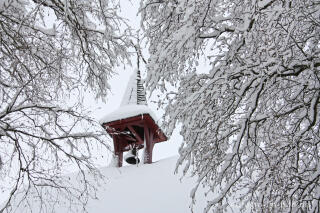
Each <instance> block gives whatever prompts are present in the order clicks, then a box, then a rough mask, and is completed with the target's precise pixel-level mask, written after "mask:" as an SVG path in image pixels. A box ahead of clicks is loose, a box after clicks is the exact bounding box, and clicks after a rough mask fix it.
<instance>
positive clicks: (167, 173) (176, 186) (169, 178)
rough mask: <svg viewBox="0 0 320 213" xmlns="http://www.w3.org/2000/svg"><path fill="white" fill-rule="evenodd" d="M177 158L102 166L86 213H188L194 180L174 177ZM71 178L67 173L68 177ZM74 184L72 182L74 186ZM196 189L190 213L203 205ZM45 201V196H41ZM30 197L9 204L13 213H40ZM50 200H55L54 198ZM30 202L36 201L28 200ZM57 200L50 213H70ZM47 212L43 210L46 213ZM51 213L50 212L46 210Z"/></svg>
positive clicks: (201, 208)
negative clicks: (193, 205) (97, 188)
mask: <svg viewBox="0 0 320 213" xmlns="http://www.w3.org/2000/svg"><path fill="white" fill-rule="evenodd" d="M176 161H177V157H172V158H168V159H164V160H161V161H157V162H154V163H152V164H139V165H138V166H136V165H129V166H124V167H122V168H116V167H105V168H102V169H101V171H102V174H103V175H104V176H105V177H106V181H105V183H104V184H102V185H101V186H100V187H99V190H98V193H97V198H98V199H90V200H89V202H88V212H89V213H189V212H191V211H190V208H189V206H190V203H191V198H190V191H191V190H192V188H193V186H194V185H195V182H196V179H195V178H191V177H185V178H183V179H182V180H180V178H181V174H174V169H175V164H176ZM72 176H74V174H71V175H70V177H72ZM74 184H75V185H76V184H77V183H76V182H75V183H74ZM203 193H204V191H203V189H200V190H199V192H198V193H197V195H199V197H198V199H197V202H196V205H195V207H194V211H193V212H194V213H201V212H203V209H204V207H205V205H206V199H205V198H204V196H203ZM43 196H44V197H43V198H44V199H45V200H48V198H47V199H46V198H45V194H44V195H43ZM32 197H34V196H31V199H28V201H27V202H26V204H24V203H20V204H19V207H18V208H17V209H16V206H15V205H13V206H12V207H13V209H14V212H15V213H26V212H30V211H29V210H28V209H27V208H26V207H27V206H29V207H31V209H32V213H39V212H40V213H42V212H44V211H42V210H41V209H40V208H39V205H38V204H39V203H38V198H36V197H34V198H32ZM54 197H59V195H56V196H54ZM33 199H36V200H34V201H32V200H33ZM63 203H64V202H63V201H62V202H61V201H59V203H56V204H55V209H54V210H53V211H52V213H69V212H70V211H72V212H74V211H73V210H70V208H71V209H72V207H70V206H67V207H65V206H66V205H65V203H64V204H63ZM46 212H47V211H46ZM50 212H51V211H50Z"/></svg>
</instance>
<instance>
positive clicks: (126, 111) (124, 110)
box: [99, 104, 158, 124]
mask: <svg viewBox="0 0 320 213" xmlns="http://www.w3.org/2000/svg"><path fill="white" fill-rule="evenodd" d="M143 114H149V115H150V116H151V117H152V119H153V120H154V121H155V122H157V121H158V119H157V117H156V115H155V114H154V112H153V111H152V110H151V109H150V108H149V107H148V106H147V105H137V104H130V105H125V106H120V107H119V108H118V109H117V110H115V111H113V112H111V113H109V114H107V115H106V116H104V117H103V118H101V119H100V121H99V123H100V124H104V123H108V122H111V121H116V120H122V119H125V118H130V117H134V116H137V115H143Z"/></svg>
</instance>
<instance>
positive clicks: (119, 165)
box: [117, 152, 123, 167]
mask: <svg viewBox="0 0 320 213" xmlns="http://www.w3.org/2000/svg"><path fill="white" fill-rule="evenodd" d="M117 156H118V167H122V161H123V152H118V155H117Z"/></svg>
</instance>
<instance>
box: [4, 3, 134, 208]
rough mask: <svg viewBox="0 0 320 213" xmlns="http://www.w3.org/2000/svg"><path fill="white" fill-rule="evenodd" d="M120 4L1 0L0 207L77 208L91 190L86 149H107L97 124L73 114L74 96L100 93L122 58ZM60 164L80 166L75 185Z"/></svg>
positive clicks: (124, 50) (124, 32)
mask: <svg viewBox="0 0 320 213" xmlns="http://www.w3.org/2000/svg"><path fill="white" fill-rule="evenodd" d="M118 7H119V5H118V2H117V1H116V0H114V1H113V0H93V1H83V0H44V1H43V0H0V180H1V181H0V189H1V191H0V193H1V196H3V195H4V194H7V195H8V197H7V200H6V201H5V202H4V203H3V204H0V212H4V211H5V210H7V211H11V210H12V208H10V204H11V203H12V202H14V203H15V205H17V204H20V203H19V201H20V200H24V204H23V205H27V206H26V209H25V211H24V212H27V208H28V205H30V203H28V199H29V198H30V196H32V198H33V200H35V199H36V200H38V201H39V203H40V204H39V206H38V207H39V208H38V210H39V212H47V211H48V212H49V211H50V212H53V211H54V209H52V207H54V206H55V205H60V204H59V203H57V200H58V199H60V201H61V200H62V201H64V202H65V205H69V204H75V205H79V204H80V208H82V204H85V203H86V201H87V197H88V195H89V193H91V192H94V190H95V187H94V184H93V182H91V181H90V180H89V179H88V177H87V174H89V173H92V174H94V175H95V176H96V177H98V176H99V172H98V170H96V169H95V167H94V165H93V163H92V159H91V157H92V156H91V154H90V149H91V148H92V147H99V146H100V147H101V146H102V147H106V148H108V146H107V144H106V142H107V140H106V138H105V137H104V133H103V132H100V131H101V130H102V129H100V125H99V124H97V123H96V122H95V121H93V120H91V119H90V118H89V117H87V116H84V115H83V114H81V113H79V110H81V108H82V107H81V100H80V97H81V95H80V94H81V88H82V87H83V86H86V87H89V88H90V89H91V90H93V91H94V92H95V94H96V96H97V98H101V97H105V95H106V93H107V92H108V89H109V85H108V83H107V80H108V79H109V78H110V77H111V75H112V74H113V72H114V71H113V68H114V67H115V66H117V65H119V64H120V63H124V62H127V59H128V57H129V55H128V52H127V48H128V47H129V46H130V45H129V42H128V37H129V36H130V34H129V33H130V32H129V30H121V29H122V27H121V26H126V25H125V24H126V23H125V22H124V20H123V19H122V18H120V17H119V16H118V15H117V11H118V9H119V8H118ZM71 103H72V106H70V104H71ZM68 105H69V106H68ZM66 166H71V167H77V168H78V169H79V170H80V171H81V172H80V173H79V177H78V178H79V179H80V180H79V183H81V184H80V185H78V184H75V182H74V180H72V179H71V180H69V179H68V178H67V177H64V174H63V171H64V170H65V168H66ZM7 192H9V193H7ZM3 193H4V194H3ZM44 195H46V196H45V197H44ZM93 196H94V194H93ZM1 198H3V197H1ZM15 198H16V199H17V200H15V201H13V200H14V199H15ZM69 201H70V202H69ZM21 205H22V204H21ZM73 210H74V211H77V210H76V209H73ZM70 212H71V210H70Z"/></svg>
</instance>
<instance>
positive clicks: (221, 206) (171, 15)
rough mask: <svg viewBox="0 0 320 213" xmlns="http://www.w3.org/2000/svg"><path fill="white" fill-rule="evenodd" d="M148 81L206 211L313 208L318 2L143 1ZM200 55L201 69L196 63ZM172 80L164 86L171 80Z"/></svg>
mask: <svg viewBox="0 0 320 213" xmlns="http://www.w3.org/2000/svg"><path fill="white" fill-rule="evenodd" d="M140 10H141V14H142V17H143V23H142V25H143V28H144V30H145V35H146V37H147V38H148V41H149V44H150V48H149V52H150V59H149V65H148V77H147V82H148V87H149V89H150V90H151V91H154V90H156V89H160V90H161V91H163V92H166V97H167V98H166V100H165V101H164V103H160V104H166V114H165V115H164V120H165V125H164V126H166V127H167V132H169V133H170V132H172V130H173V128H174V126H175V125H176V124H177V123H181V124H182V130H181V135H182V136H183V138H184V142H183V145H182V146H181V148H180V150H179V152H180V159H179V161H178V167H179V165H181V164H182V163H184V165H186V166H185V168H184V171H188V170H189V171H191V172H192V174H194V175H197V176H198V184H197V185H196V186H195V188H194V190H192V193H191V197H192V198H193V200H194V201H195V199H196V196H195V194H196V191H197V188H198V187H199V186H201V185H205V186H208V187H209V189H210V190H209V191H208V194H211V195H210V198H208V199H209V201H208V205H207V207H206V208H205V210H204V211H205V212H209V211H210V212H211V210H212V211H213V212H224V211H227V210H230V208H233V209H234V210H235V211H239V210H238V209H237V208H238V207H239V209H241V210H242V211H251V212H319V211H320V205H319V204H320V202H319V199H320V187H319V184H320V180H319V178H320V162H319V151H320V148H319V142H320V133H319V131H320V130H319V119H320V113H319V110H320V103H319V97H320V95H319V91H320V81H319V78H320V68H319V66H320V58H319V56H320V54H319V53H320V52H319V51H320V49H319V47H320V43H319V39H320V33H319V32H320V16H319V15H320V2H319V1H317V0H295V1H290V0H234V1H229V0H201V1H200V0H182V1H171V0H160V1H159V0H144V1H142V3H141V7H140ZM204 59H206V60H207V62H208V63H210V65H208V67H207V68H208V71H203V70H199V68H198V66H197V65H198V64H199V63H201V62H202V61H203V60H204ZM170 84H171V85H174V86H176V87H177V91H170V87H169V85H170Z"/></svg>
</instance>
